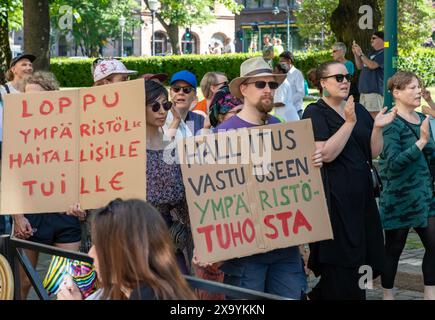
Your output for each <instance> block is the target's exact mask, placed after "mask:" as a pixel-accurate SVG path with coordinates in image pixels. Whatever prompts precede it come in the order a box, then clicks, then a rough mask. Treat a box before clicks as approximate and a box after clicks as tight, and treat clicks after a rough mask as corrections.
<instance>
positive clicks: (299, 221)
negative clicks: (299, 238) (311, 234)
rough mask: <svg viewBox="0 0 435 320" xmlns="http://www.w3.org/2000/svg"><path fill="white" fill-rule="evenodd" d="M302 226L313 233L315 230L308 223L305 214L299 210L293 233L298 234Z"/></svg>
mask: <svg viewBox="0 0 435 320" xmlns="http://www.w3.org/2000/svg"><path fill="white" fill-rule="evenodd" d="M302 226H304V227H305V228H307V229H308V231H311V230H312V229H313V227H312V226H311V225H310V224H309V223H308V221H307V219H306V218H305V216H304V215H303V213H302V212H301V211H300V210H299V209H298V210H297V211H296V216H295V222H294V223H293V233H294V234H298V232H299V228H300V227H302Z"/></svg>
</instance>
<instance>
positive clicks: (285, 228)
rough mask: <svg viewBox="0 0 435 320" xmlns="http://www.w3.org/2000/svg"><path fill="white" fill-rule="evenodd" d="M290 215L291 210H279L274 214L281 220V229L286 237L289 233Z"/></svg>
mask: <svg viewBox="0 0 435 320" xmlns="http://www.w3.org/2000/svg"><path fill="white" fill-rule="evenodd" d="M291 216H292V213H291V212H281V213H278V214H277V215H276V217H277V218H278V219H279V220H281V226H282V231H283V233H284V235H285V236H286V237H288V235H289V230H288V220H289V219H290V218H291Z"/></svg>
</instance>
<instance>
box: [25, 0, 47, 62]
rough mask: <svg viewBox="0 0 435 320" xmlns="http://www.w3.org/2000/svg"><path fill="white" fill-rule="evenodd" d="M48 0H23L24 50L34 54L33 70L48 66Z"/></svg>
mask: <svg viewBox="0 0 435 320" xmlns="http://www.w3.org/2000/svg"><path fill="white" fill-rule="evenodd" d="M48 2H49V1H48V0H23V13H24V15H23V21H24V51H25V53H29V54H34V55H35V56H36V57H37V59H36V60H35V62H34V63H33V66H34V69H35V70H48V68H49V67H50V11H49V4H48Z"/></svg>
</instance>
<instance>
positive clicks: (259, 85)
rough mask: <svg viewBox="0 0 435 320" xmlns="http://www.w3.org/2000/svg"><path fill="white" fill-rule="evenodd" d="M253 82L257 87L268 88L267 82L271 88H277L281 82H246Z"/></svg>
mask: <svg viewBox="0 0 435 320" xmlns="http://www.w3.org/2000/svg"><path fill="white" fill-rule="evenodd" d="M251 83H253V84H254V85H255V87H256V88H257V89H264V88H266V84H267V85H268V86H269V88H270V89H271V90H275V89H276V88H278V87H279V83H278V82H276V81H269V82H266V81H255V82H247V83H246V84H251Z"/></svg>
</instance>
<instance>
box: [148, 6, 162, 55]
mask: <svg viewBox="0 0 435 320" xmlns="http://www.w3.org/2000/svg"><path fill="white" fill-rule="evenodd" d="M158 4H159V2H158V1H157V0H148V8H149V9H150V11H151V32H152V35H151V42H152V50H151V55H152V56H154V55H155V54H156V41H155V35H154V18H155V17H156V11H157V6H158Z"/></svg>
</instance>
